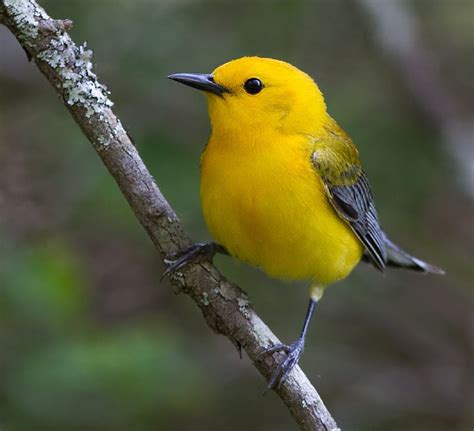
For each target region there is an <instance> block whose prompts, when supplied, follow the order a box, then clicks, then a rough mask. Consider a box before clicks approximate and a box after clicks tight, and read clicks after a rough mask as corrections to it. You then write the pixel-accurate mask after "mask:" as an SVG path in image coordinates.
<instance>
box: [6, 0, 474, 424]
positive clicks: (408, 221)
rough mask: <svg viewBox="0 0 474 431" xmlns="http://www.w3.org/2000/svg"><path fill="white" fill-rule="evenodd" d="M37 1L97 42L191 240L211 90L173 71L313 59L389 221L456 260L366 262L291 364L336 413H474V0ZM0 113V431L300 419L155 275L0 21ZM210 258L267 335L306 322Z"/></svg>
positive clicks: (382, 418) (436, 418) (256, 280)
mask: <svg viewBox="0 0 474 431" xmlns="http://www.w3.org/2000/svg"><path fill="white" fill-rule="evenodd" d="M41 4H42V5H43V6H44V7H45V8H46V10H47V11H48V12H49V14H50V15H52V16H53V17H55V18H70V19H72V20H73V21H74V23H75V24H74V28H73V29H72V30H71V34H72V36H73V38H74V40H75V41H76V42H77V43H82V42H83V41H87V43H88V46H89V47H90V48H92V49H93V51H94V62H95V65H96V71H97V73H98V74H99V77H100V79H101V81H103V82H105V83H106V84H107V85H108V87H109V89H110V90H111V92H112V95H111V97H112V99H113V100H114V102H115V111H116V113H117V114H118V115H119V116H120V117H121V119H122V122H123V123H124V124H125V125H126V128H127V129H128V130H129V132H130V134H131V136H132V137H133V138H134V140H135V142H136V144H137V146H138V148H139V150H140V152H141V154H142V156H143V158H144V160H145V162H146V163H147V165H148V167H149V169H150V170H151V172H152V173H153V174H154V175H155V177H156V179H157V182H158V184H159V186H160V187H161V189H162V190H163V192H164V194H165V196H166V197H167V198H168V199H169V201H170V203H171V205H172V206H173V207H174V208H175V209H176V211H177V213H178V214H179V216H180V217H181V219H182V221H183V223H184V225H185V227H186V229H187V231H188V232H189V233H190V234H191V235H192V237H193V238H195V239H196V240H204V239H208V238H209V237H208V233H207V232H206V228H205V226H204V223H203V220H202V216H201V213H200V206H199V197H198V190H199V186H198V182H199V156H200V152H201V149H202V147H203V145H204V143H205V142H206V139H207V137H208V134H209V125H208V119H207V113H206V107H205V100H204V97H203V96H202V95H200V94H198V93H197V92H194V91H191V90H189V89H188V88H185V87H184V86H179V85H177V84H175V83H173V82H170V81H168V80H167V79H166V78H165V77H166V75H167V74H169V73H172V72H209V71H211V70H212V69H213V68H214V67H216V66H217V65H219V64H221V63H223V62H225V61H227V60H230V59H232V58H236V57H240V56H242V55H254V54H256V55H261V56H272V57H276V58H281V59H285V60H287V61H290V62H292V63H294V64H295V65H297V66H299V67H300V68H302V69H303V70H305V71H307V72H308V73H310V74H311V75H313V76H314V77H315V78H316V79H317V81H318V83H319V84H320V87H321V88H322V90H323V91H324V93H325V95H326V101H327V104H328V107H329V110H330V112H331V113H332V114H333V116H334V117H335V118H336V119H338V121H339V122H340V124H341V125H342V126H343V128H344V129H346V130H347V131H348V132H349V134H350V135H351V136H352V137H353V139H354V140H355V142H356V143H357V145H358V146H359V149H360V151H361V155H362V160H363V162H364V165H365V169H366V171H367V173H368V175H369V178H370V180H371V183H372V187H373V189H374V194H375V197H376V201H377V205H378V209H379V214H380V217H381V220H382V221H383V225H384V228H385V229H386V230H387V231H388V232H389V234H391V236H392V237H393V238H394V239H395V240H396V241H397V242H399V243H400V244H402V245H403V246H405V247H406V248H407V249H408V250H411V251H413V252H414V253H415V254H416V255H418V256H420V257H421V258H424V259H426V260H428V261H430V262H433V263H435V264H437V265H440V266H442V267H443V268H445V269H446V270H447V275H446V276H444V277H436V276H420V275H418V274H413V273H404V272H400V271H396V270H390V271H387V273H386V274H385V275H384V276H382V275H381V274H379V273H377V272H376V271H374V270H373V269H372V268H369V267H367V266H364V265H360V267H359V268H357V269H356V271H355V272H354V273H353V274H352V275H351V276H350V277H349V278H348V279H347V280H345V281H344V282H341V283H339V284H338V285H337V286H334V287H333V288H331V289H329V290H328V291H327V293H326V295H325V298H324V301H322V302H321V304H320V305H319V306H318V309H317V313H316V319H315V321H314V322H313V324H312V326H311V330H310V334H309V338H308V343H307V348H306V352H305V355H304V357H303V360H302V362H301V364H302V367H303V369H304V370H305V371H306V373H307V375H308V376H309V377H310V379H311V380H312V382H313V383H314V384H315V386H316V387H317V389H318V390H319V392H320V394H321V395H322V397H323V399H324V401H325V403H326V404H327V406H328V408H329V409H330V411H331V412H332V413H333V415H334V417H335V418H336V420H337V421H338V424H339V425H340V426H341V427H342V429H347V430H349V429H350V430H353V431H356V430H360V431H362V430H384V431H385V430H386V431H392V430H393V431H395V430H400V429H403V430H406V431H408V430H417V431H420V430H431V431H438V430H439V431H444V430H456V431H457V430H459V431H461V430H470V429H472V427H473V423H474V421H473V416H472V411H473V366H472V353H473V342H472V329H473V319H472V316H473V301H472V299H473V297H472V282H473V278H474V277H473V276H474V271H473V257H474V234H473V225H472V220H473V216H474V210H473V209H474V208H473V196H474V189H473V184H472V181H471V182H470V177H469V176H470V175H471V180H472V175H473V172H472V169H473V159H472V157H471V156H470V154H469V149H471V150H472V137H473V135H472V133H470V130H472V123H470V121H469V120H470V119H472V116H471V114H472V111H473V103H472V102H473V100H474V99H473V98H472V95H473V89H474V81H473V76H474V73H473V72H474V67H473V56H472V49H473V44H474V30H473V28H474V25H473V24H474V2H472V1H471V0H455V1H448V0H435V1H403V2H402V1H399V2H393V1H390V0H381V1H378V2H374V1H370V0H364V1H363V0H360V1H355V0H353V1H344V0H337V1H329V0H327V1H310V0H307V1H303V0H300V1H289V0H288V1H281V0H278V1H262V0H253V1H238V2H236V1H231V0H227V1H223V0H221V1H217V0H214V1H213V0H207V1H190V0H174V1H171V0H167V1H144V0H137V1H128V0H127V1H126V0H114V1H112V0H96V1H92V0H90V1H84V0H67V1H64V0H63V1H59V0H56V1H55V0H43V1H41ZM384 14H385V15H384ZM384 16H385V18H384ZM387 17H388V18H389V19H388V21H387V20H386V18H387ZM384 19H385V22H384V21H383V20H384ZM394 46H395V49H393V48H394ZM397 46H398V47H399V48H400V47H402V49H401V50H400V49H398V50H397ZM394 52H395V53H397V54H396V55H399V56H400V55H401V57H396V55H395V56H394V55H393V53H394ZM407 55H408V56H407ZM403 58H405V59H404V60H403ZM407 59H408V60H407ZM420 78H421V79H420ZM425 87H426V90H425ZM420 89H421V90H422V91H419V90H420ZM0 120H1V123H0V427H1V429H2V430H4V431H27V430H35V431H43V430H44V431H46V430H48V431H56V430H57V431H63V430H71V431H75V430H91V431H92V430H97V431H99V430H101V431H102V430H105V431H107V430H114V431H120V430H134V431H148V430H172V431H174V430H191V429H192V430H194V431H199V430H211V429H212V430H214V429H225V430H229V431H233V430H242V429H246V430H268V431H270V430H272V431H287V430H295V429H296V425H295V424H294V423H293V421H292V420H291V418H290V416H289V414H288V412H287V410H286V408H285V407H284V405H283V404H282V403H281V402H280V400H279V399H278V398H277V397H276V396H275V394H273V393H269V394H267V395H266V396H262V391H263V389H264V387H265V382H264V380H263V379H262V377H261V376H260V375H259V374H258V373H257V372H256V370H255V369H254V368H253V366H252V365H251V364H250V361H249V360H248V358H246V357H245V356H244V358H243V359H242V360H240V359H239V357H238V354H237V352H236V351H235V349H234V347H233V346H232V345H231V344H230V343H229V342H228V341H227V340H226V339H224V338H223V337H218V336H216V335H214V334H213V333H211V331H210V330H209V329H208V327H207V326H206V324H205V322H204V320H203V318H202V316H201V315H200V312H199V310H198V309H197V308H196V307H195V305H194V304H193V303H192V302H191V301H190V300H189V298H187V297H185V296H183V295H176V294H175V293H174V292H173V289H172V287H171V286H170V285H169V284H168V283H167V282H166V281H165V282H163V283H160V282H159V279H160V274H161V272H162V264H161V262H160V260H159V258H158V256H157V254H156V253H155V251H154V249H153V247H152V245H151V243H150V241H149V240H148V238H147V237H146V235H145V233H144V231H143V230H142V229H141V227H140V226H139V224H138V223H137V221H136V220H135V218H134V216H133V214H132V212H131V210H130V209H129V207H128V206H127V204H126V202H125V200H124V198H123V197H122V196H121V194H120V192H119V190H118V188H117V187H116V185H115V184H114V182H113V181H112V179H111V177H110V176H109V174H108V173H107V172H106V170H105V169H104V167H103V166H102V164H101V163H100V161H99V159H98V157H97V156H96V154H95V153H94V152H93V150H92V148H91V146H90V145H89V143H88V142H87V141H86V139H85V138H84V136H83V135H82V134H81V132H80V130H79V128H78V127H77V125H76V124H75V123H74V122H73V121H72V119H71V118H70V117H69V115H68V112H67V111H66V109H65V108H64V107H63V105H62V103H61V102H60V100H58V98H57V97H56V95H55V94H54V91H52V89H51V88H50V86H49V84H48V83H47V81H46V80H45V79H44V78H43V77H42V76H41V75H40V73H39V72H38V70H37V69H36V68H35V66H34V64H29V63H28V62H27V59H26V56H25V54H24V52H23V51H22V50H21V48H20V46H19V45H18V43H17V42H16V40H15V39H14V38H13V37H12V36H11V35H10V34H9V33H8V31H7V30H6V29H5V28H3V27H2V28H0ZM453 137H454V138H453ZM471 154H472V153H471ZM470 157H471V158H470ZM216 264H217V266H218V267H219V268H220V269H221V271H222V272H223V273H224V274H225V275H226V276H228V277H229V278H230V279H232V280H234V281H236V282H237V283H238V284H240V285H241V286H242V287H243V288H244V289H245V290H246V291H247V292H248V294H249V296H250V299H251V301H252V303H253V305H254V307H255V309H256V310H257V312H258V313H259V314H260V315H261V316H262V318H263V319H264V320H265V321H266V322H267V323H268V324H269V325H270V327H271V328H272V329H273V330H274V331H275V333H276V334H277V335H279V336H280V337H281V338H282V339H283V340H285V341H292V340H293V339H294V338H295V337H296V336H297V334H298V333H299V330H300V326H301V324H302V320H303V318H304V314H305V309H306V301H307V298H306V289H305V286H304V285H302V284H286V283H281V282H278V281H276V280H271V279H268V278H267V277H266V276H264V275H263V274H262V273H260V272H259V271H258V270H255V269H252V268H249V267H247V266H245V265H244V264H241V263H238V262H236V261H234V260H232V259H230V258H226V257H218V258H217V259H216Z"/></svg>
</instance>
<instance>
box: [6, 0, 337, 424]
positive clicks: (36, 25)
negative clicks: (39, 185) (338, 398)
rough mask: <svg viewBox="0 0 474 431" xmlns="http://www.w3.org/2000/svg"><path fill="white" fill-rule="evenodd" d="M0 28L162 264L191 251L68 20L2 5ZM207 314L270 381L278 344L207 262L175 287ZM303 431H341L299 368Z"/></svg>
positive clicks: (287, 388)
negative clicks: (77, 133) (82, 138)
mask: <svg viewBox="0 0 474 431" xmlns="http://www.w3.org/2000/svg"><path fill="white" fill-rule="evenodd" d="M0 21H1V22H3V23H4V24H5V25H6V26H7V27H8V28H9V29H10V31H11V32H12V33H13V34H14V35H15V37H16V38H17V40H18V41H19V42H20V44H21V46H22V47H23V49H24V50H25V51H26V53H27V55H28V57H29V58H31V59H33V60H34V61H35V63H36V65H37V66H38V68H39V70H40V71H41V72H42V73H43V75H44V76H45V77H46V78H47V79H48V81H49V82H50V83H51V85H52V86H53V88H54V89H55V90H56V92H57V94H58V95H59V96H60V97H61V98H62V100H63V102H64V104H65V106H66V107H67V109H68V110H69V112H70V113H71V115H72V116H73V118H74V120H75V121H76V122H77V124H78V125H79V126H80V127H81V129H82V131H83V132H84V134H85V135H86V136H87V138H88V139H89V141H90V142H91V143H92V146H93V147H94V149H95V150H96V152H97V154H98V155H99V156H100V158H101V159H102V161H103V163H104V165H105V166H106V167H107V169H108V170H109V172H110V174H111V175H112V176H113V177H114V179H115V181H116V182H117V185H118V186H119V187H120V190H121V191H122V193H123V195H124V196H125V198H126V199H127V201H128V203H129V205H130V207H131V208H132V210H133V212H134V213H135V216H136V217H137V219H138V220H139V221H140V223H141V224H142V226H143V227H144V228H145V230H146V232H147V233H148V235H149V237H150V239H151V240H152V241H153V244H154V245H155V247H156V249H157V250H158V251H159V253H160V255H161V257H162V258H164V257H165V256H170V255H171V254H172V253H174V252H177V251H178V250H180V249H182V248H183V247H185V246H187V245H189V244H190V239H189V238H188V237H187V236H186V235H185V234H184V232H183V230H182V226H181V223H180V221H179V220H178V218H177V216H176V214H175V212H174V211H173V209H172V208H171V207H170V206H169V204H168V202H167V201H166V199H165V198H164V197H163V195H162V194H161V192H160V190H159V189H158V187H157V185H156V184H155V182H154V180H153V178H152V176H151V175H150V173H149V172H148V170H147V168H146V167H145V165H144V163H143V161H142V160H141V158H140V156H139V154H138V152H137V149H136V148H135V146H134V145H133V144H132V142H131V140H130V138H129V136H128V135H127V133H126V131H125V130H124V128H123V126H122V124H121V123H120V120H119V119H118V118H117V117H116V116H115V115H114V113H113V112H112V110H111V106H112V102H111V101H110V99H109V97H108V94H109V93H108V91H107V90H106V88H105V87H104V86H103V85H102V84H100V83H99V81H98V80H97V76H96V75H95V74H94V73H93V71H92V64H91V57H92V52H91V51H90V50H87V49H86V48H85V44H84V45H82V46H79V47H78V46H77V45H75V44H74V42H73V41H72V40H71V38H70V37H69V35H68V33H67V30H68V29H69V28H70V27H71V26H72V22H71V21H69V20H54V19H52V18H51V17H49V16H48V15H47V14H46V12H45V11H44V10H43V9H42V8H41V7H40V6H39V5H38V4H37V3H36V2H35V1H34V0H0ZM172 283H173V284H174V285H175V286H176V287H177V288H178V289H180V290H181V291H183V292H184V293H186V294H187V295H189V296H190V297H191V298H192V299H193V300H194V302H195V303H196V304H197V305H198V307H199V308H200V309H201V311H202V313H203V315H204V318H205V319H206V321H207V324H208V325H209V326H210V327H211V328H212V329H213V330H214V331H215V332H217V333H219V334H223V335H225V336H226V337H227V338H229V340H230V341H231V342H232V343H233V344H234V345H236V346H238V347H239V348H240V347H242V348H243V349H245V351H246V352H247V354H248V356H249V357H250V359H251V360H252V361H253V363H254V365H255V367H256V368H257V369H258V370H259V371H260V373H261V374H262V375H263V376H264V377H265V378H267V379H268V378H269V376H270V375H271V373H272V371H273V370H274V368H275V366H276V365H277V363H278V362H279V361H280V360H281V359H282V354H281V353H278V354H274V355H273V356H267V357H265V360H260V361H259V360H258V355H259V353H261V352H262V351H263V350H264V349H265V348H267V347H269V346H271V345H273V344H276V343H278V342H279V340H278V339H277V337H276V336H275V335H274V334H273V333H272V332H271V331H270V329H269V328H268V327H267V326H266V325H265V323H263V321H262V320H261V319H260V318H259V317H258V316H257V314H256V313H255V311H254V310H253V309H252V307H251V306H250V304H249V301H248V299H247V296H246V294H245V293H244V292H243V291H242V290H241V289H240V288H239V287H238V286H236V285H235V284H233V283H231V282H229V281H228V280H226V279H225V278H224V277H223V276H222V275H220V274H219V272H218V271H217V270H216V269H215V267H213V266H212V265H211V264H210V263H208V262H203V263H196V264H191V265H189V266H188V267H186V268H185V269H183V270H180V272H179V273H178V274H175V276H174V277H173V279H172ZM276 392H277V393H278V395H279V396H280V398H281V399H282V400H283V402H284V403H285V404H286V406H287V407H288V409H289V410H290V412H291V414H292V415H293V418H294V419H295V421H296V422H297V423H298V425H299V427H300V428H301V429H302V430H313V431H314V430H316V431H319V430H325V431H329V430H332V431H335V430H337V427H336V423H335V421H334V419H333V418H332V417H331V415H330V413H329V412H328V410H327V409H326V407H325V406H324V404H323V402H322V401H321V398H320V397H319V395H318V393H317V392H316V390H315V389H314V387H313V386H312V385H311V383H310V382H309V380H308V379H307V378H306V376H305V375H304V373H303V372H302V371H301V369H300V368H299V367H295V369H294V370H293V371H292V372H291V373H290V375H289V376H288V378H287V379H286V380H285V381H284V382H283V383H282V385H281V386H280V388H278V389H277V390H276Z"/></svg>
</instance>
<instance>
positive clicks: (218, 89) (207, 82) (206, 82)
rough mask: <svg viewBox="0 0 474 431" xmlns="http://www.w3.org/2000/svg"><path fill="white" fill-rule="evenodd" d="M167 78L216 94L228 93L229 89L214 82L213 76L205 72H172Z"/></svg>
mask: <svg viewBox="0 0 474 431" xmlns="http://www.w3.org/2000/svg"><path fill="white" fill-rule="evenodd" d="M168 78H169V79H172V80H173V81H177V82H181V84H184V85H188V86H190V87H193V88H197V89H198V90H203V91H208V92H209V93H214V94H217V95H218V96H222V95H223V94H224V93H230V91H229V89H227V88H226V87H224V86H222V85H219V84H218V83H217V82H214V78H213V76H212V75H210V74H207V73H173V74H172V75H169V76H168Z"/></svg>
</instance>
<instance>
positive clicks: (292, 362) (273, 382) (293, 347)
mask: <svg viewBox="0 0 474 431" xmlns="http://www.w3.org/2000/svg"><path fill="white" fill-rule="evenodd" d="M303 350H304V339H302V338H298V339H297V340H296V341H295V342H294V343H292V344H290V345H289V346H288V345H286V344H276V345H275V346H272V347H269V348H268V349H266V350H264V351H263V352H262V353H260V354H259V355H258V359H260V358H261V357H262V356H264V355H267V354H272V353H275V352H281V351H283V352H285V353H286V358H285V359H284V360H283V361H282V362H281V363H280V364H278V366H277V368H276V370H275V371H274V372H273V374H272V376H271V377H270V380H269V381H268V385H267V391H268V390H270V389H275V388H277V387H279V386H280V384H281V383H282V382H283V380H285V378H286V377H287V376H288V374H289V373H290V372H291V370H292V369H293V368H294V367H295V366H296V365H297V364H298V361H299V360H300V358H301V355H302V354H303Z"/></svg>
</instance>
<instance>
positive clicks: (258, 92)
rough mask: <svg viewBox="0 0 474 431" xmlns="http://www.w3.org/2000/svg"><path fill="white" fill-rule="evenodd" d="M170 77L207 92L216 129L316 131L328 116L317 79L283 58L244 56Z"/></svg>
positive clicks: (213, 124)
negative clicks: (204, 70) (202, 70)
mask: <svg viewBox="0 0 474 431" xmlns="http://www.w3.org/2000/svg"><path fill="white" fill-rule="evenodd" d="M169 78H170V79H173V80H174V81H178V82H181V83H183V84H185V85H188V86H190V87H194V88H197V89H199V90H203V91H204V92H205V94H206V96H207V99H208V102H209V116H210V118H211V124H212V127H213V130H215V129H223V130H232V129H233V130H240V131H244V130H249V131H251V130H252V129H253V130H265V129H266V128H272V129H275V130H281V131H284V132H293V133H308V134H311V133H312V132H315V131H317V129H318V127H321V125H322V124H323V123H324V122H325V120H326V117H327V114H326V105H325V103H324V98H323V95H322V94H321V92H320V90H319V88H318V86H317V85H316V83H315V82H314V81H313V79H312V78H311V77H310V76H308V75H307V74H306V73H304V72H302V71H301V70H299V69H298V68H296V67H294V66H292V65H291V64H289V63H286V62H284V61H280V60H274V59H271V58H260V57H242V58H239V59H237V60H232V61H229V62H228V63H225V64H223V65H222V66H219V67H217V68H216V69H215V70H214V71H213V72H212V73H211V74H191V73H176V74H173V75H170V76H169Z"/></svg>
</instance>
